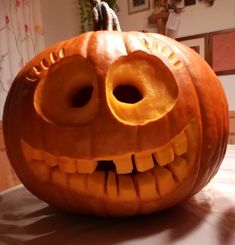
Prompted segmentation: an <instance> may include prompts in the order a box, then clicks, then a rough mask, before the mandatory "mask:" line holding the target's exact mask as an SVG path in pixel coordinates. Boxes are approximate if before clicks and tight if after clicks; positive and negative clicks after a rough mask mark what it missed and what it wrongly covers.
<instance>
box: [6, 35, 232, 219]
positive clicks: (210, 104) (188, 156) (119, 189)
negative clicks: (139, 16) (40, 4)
mask: <svg viewBox="0 0 235 245" xmlns="http://www.w3.org/2000/svg"><path fill="white" fill-rule="evenodd" d="M81 84H82V85H81ZM122 85H131V86H132V87H136V88H137V89H138V90H139V91H140V93H141V95H142V97H141V98H140V99H139V100H138V101H137V102H136V103H133V102H128V101H127V102H123V101H120V99H118V98H117V97H116V96H115V95H114V91H115V89H116V88H117V87H119V86H120V87H121V86H122ZM87 86H88V87H92V94H91V97H89V98H88V99H87V100H89V101H88V102H87V101H85V102H84V101H80V102H79V103H82V104H81V105H79V106H76V105H75V104H71V101H73V100H72V99H73V98H74V97H76V96H78V97H79V96H81V92H79V91H81V89H83V88H84V87H87ZM76 91H78V92H79V93H77V95H76V93H75V92H76ZM77 99H80V98H77ZM3 127H4V137H5V143H6V149H7V154H8V157H9V159H10V162H11V163H12V165H13V167H14V169H15V171H16V173H17V174H18V176H19V178H20V179H21V181H22V182H23V183H24V185H25V186H26V187H27V188H28V189H29V190H30V191H31V192H32V193H34V194H35V195H36V196H38V197H39V198H40V199H42V200H44V201H46V202H48V203H50V204H52V205H55V206H57V207H60V208H62V209H65V210H69V211H72V212H78V213H88V214H95V215H102V216H131V215H136V214H145V213H150V212H154V211H158V210H162V209H166V208H168V207H170V206H173V205H175V204H177V203H179V202H181V201H182V200H184V199H186V198H189V197H190V196H192V195H193V194H195V193H196V192H198V191H199V190H200V189H201V188H202V187H204V186H205V185H206V184H207V183H208V182H209V181H210V179H211V178H212V177H213V176H214V175H215V173H216V172H217V170H218V168H219V166H220V164H221V161H222V159H223V157H224V154H225V151H226V144H227V138H228V107H227V101H226V98H225V95H224V92H223V89H222V87H221V85H220V82H219V80H218V78H217V77H216V75H215V74H214V72H213V71H212V70H211V68H210V67H209V66H208V64H207V63H206V62H205V61H204V60H203V59H202V58H201V57H200V56H199V55H198V54H196V53H195V52H194V51H193V50H191V49H189V48H188V47H185V46H183V45H182V44H180V43H178V42H176V41H174V40H171V39H169V38H167V37H165V36H161V35H158V34H149V33H139V32H126V33H125V32H109V31H99V32H90V33H86V34H82V35H80V36H78V37H75V38H73V39H70V40H67V41H63V42H60V43H58V44H56V45H54V46H52V47H50V48H48V49H46V50H45V51H43V52H42V53H41V54H39V55H38V56H36V57H35V58H34V59H33V60H31V61H30V62H29V63H28V64H27V65H26V66H25V67H24V68H23V69H22V70H21V71H20V73H19V74H18V75H17V77H16V79H15V81H14V83H13V85H12V87H11V89H10V92H9V94H8V97H7V100H6V104H5V108H4V117H3ZM182 135H183V136H182ZM185 138H186V141H187V143H182V142H185ZM179 139H180V140H179ZM177 147H178V148H179V150H178V151H179V152H178V153H177V154H178V155H177V154H176V152H177V149H178V148H177ZM172 149H173V150H172ZM172 152H173V153H172ZM172 157H173V159H174V160H173V159H171V158H172ZM55 158H56V159H57V162H55ZM51 159H52V160H51ZM123 159H125V160H123ZM127 159H129V160H127ZM151 159H152V161H151ZM169 159H170V160H169ZM104 160H108V161H109V162H105V164H106V165H105V166H108V165H109V164H110V161H111V160H112V161H113V162H114V163H115V166H116V172H115V170H104V169H99V168H98V167H96V166H95V165H96V163H97V162H98V161H99V163H100V162H101V161H102V162H103V163H104ZM130 161H131V163H130ZM94 162H95V163H94ZM166 162H167V163H166ZM132 164H134V165H136V166H134V167H135V168H136V170H135V173H134V172H133V173H132V172H131V168H132V167H133V166H132ZM98 165H99V164H98ZM110 165H111V164H110ZM88 166H89V167H88ZM97 168H98V169H97Z"/></svg>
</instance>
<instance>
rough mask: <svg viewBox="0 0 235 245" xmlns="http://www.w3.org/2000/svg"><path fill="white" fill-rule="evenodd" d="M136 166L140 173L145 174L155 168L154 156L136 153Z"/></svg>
mask: <svg viewBox="0 0 235 245" xmlns="http://www.w3.org/2000/svg"><path fill="white" fill-rule="evenodd" d="M134 157H135V166H136V168H137V170H138V171H139V172H144V171H146V170H149V169H151V168H153V167H154V162H153V158H152V155H151V154H150V153H136V154H135V156H134Z"/></svg>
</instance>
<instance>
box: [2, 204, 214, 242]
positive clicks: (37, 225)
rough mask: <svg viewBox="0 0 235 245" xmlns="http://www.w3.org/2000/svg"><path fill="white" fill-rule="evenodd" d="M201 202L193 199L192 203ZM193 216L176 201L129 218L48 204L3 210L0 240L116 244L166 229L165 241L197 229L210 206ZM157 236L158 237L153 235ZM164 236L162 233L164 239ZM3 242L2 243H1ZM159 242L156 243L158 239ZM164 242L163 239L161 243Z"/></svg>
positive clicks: (171, 240)
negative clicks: (22, 211)
mask: <svg viewBox="0 0 235 245" xmlns="http://www.w3.org/2000/svg"><path fill="white" fill-rule="evenodd" d="M197 205H198V208H199V209H200V207H199V206H201V203H200V204H199V203H196V201H195V202H194V207H195V206H197ZM205 205H206V206H207V207H208V208H207V209H203V210H204V211H203V212H201V215H199V216H195V215H193V214H192V212H190V211H189V210H187V209H185V208H183V207H182V206H180V205H178V206H175V207H173V208H170V209H168V210H165V211H163V212H160V213H154V214H151V215H145V216H137V217H132V218H99V217H91V216H81V215H72V214H66V213H62V212H60V211H58V210H56V209H53V208H52V207H50V206H46V207H45V206H44V207H43V208H41V209H39V210H38V211H35V212H33V213H29V214H26V215H12V214H10V213H5V214H4V215H2V220H4V223H5V224H0V244H27V245H37V244H40V245H41V244H44V245H47V244H86V245H89V244H102V245H106V244H107V245H108V244H109V245H110V244H118V243H121V242H125V241H131V240H135V239H137V240H138V239H144V238H145V237H148V236H154V235H156V236H158V234H160V233H161V232H163V231H165V230H168V237H167V241H165V242H168V243H171V242H173V241H177V240H178V239H181V238H182V237H184V236H186V235H187V234H188V233H190V232H191V231H192V230H194V229H197V227H198V226H199V225H200V224H201V222H202V221H203V219H204V218H205V217H206V216H207V214H208V213H209V212H210V207H209V205H208V204H207V203H206V204H205ZM157 238H158V237H157ZM165 239H166V237H164V240H165ZM1 242H5V243H1ZM158 244H160V243H158ZM165 244H166V243H165Z"/></svg>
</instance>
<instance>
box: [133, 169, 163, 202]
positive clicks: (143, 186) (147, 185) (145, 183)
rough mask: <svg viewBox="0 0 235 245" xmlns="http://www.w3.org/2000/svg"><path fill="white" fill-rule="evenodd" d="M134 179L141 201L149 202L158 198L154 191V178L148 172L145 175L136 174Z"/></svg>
mask: <svg viewBox="0 0 235 245" xmlns="http://www.w3.org/2000/svg"><path fill="white" fill-rule="evenodd" d="M135 179H136V183H137V186H138V190H139V195H140V199H141V200H143V201H150V200H154V199H158V198H160V195H159V193H158V192H157V189H156V180H155V177H154V175H153V174H152V173H151V172H150V171H147V172H145V173H137V174H136V176H135Z"/></svg>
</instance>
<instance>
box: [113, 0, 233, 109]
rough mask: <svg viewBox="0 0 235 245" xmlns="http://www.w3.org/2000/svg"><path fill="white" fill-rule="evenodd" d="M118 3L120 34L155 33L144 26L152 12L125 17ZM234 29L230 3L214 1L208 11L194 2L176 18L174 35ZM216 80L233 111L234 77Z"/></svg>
mask: <svg viewBox="0 0 235 245" xmlns="http://www.w3.org/2000/svg"><path fill="white" fill-rule="evenodd" d="M151 2H152V0H151ZM118 3H119V6H120V12H119V14H118V17H119V20H120V23H121V27H122V30H123V31H130V30H148V31H151V32H156V31H157V28H156V27H155V26H154V25H149V24H148V17H149V16H150V15H151V13H152V9H150V10H148V11H144V12H140V13H136V14H132V15H129V14H128V5H127V1H123V0H118ZM151 6H152V4H151ZM234 27H235V1H234V0H226V1H224V0H215V3H214V5H213V6H212V7H209V6H208V4H207V3H206V2H205V1H204V2H203V1H202V2H199V1H197V4H196V5H193V6H189V7H186V8H185V10H184V11H183V12H182V13H181V14H180V26H179V29H178V32H177V37H183V36H189V35H194V34H199V33H206V32H212V31H218V30H223V29H229V28H234ZM219 78H220V80H221V82H222V85H223V87H224V89H225V93H226V96H227V98H228V102H229V109H230V110H233V111H234V110H235V98H234V91H235V75H230V76H220V77H219Z"/></svg>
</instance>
